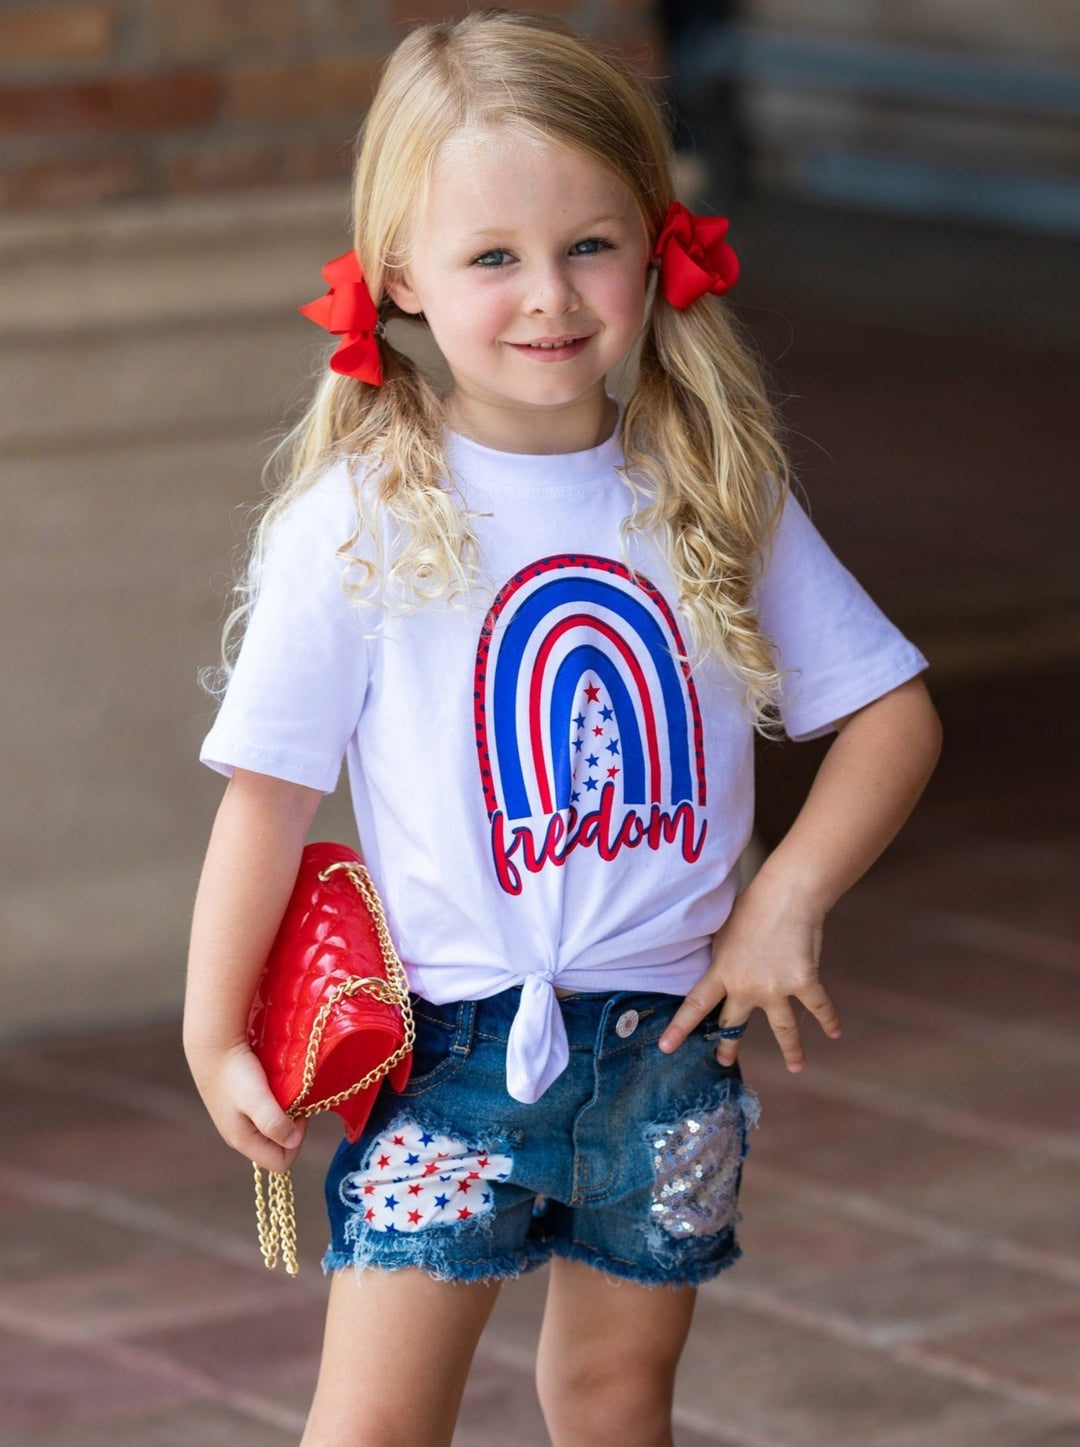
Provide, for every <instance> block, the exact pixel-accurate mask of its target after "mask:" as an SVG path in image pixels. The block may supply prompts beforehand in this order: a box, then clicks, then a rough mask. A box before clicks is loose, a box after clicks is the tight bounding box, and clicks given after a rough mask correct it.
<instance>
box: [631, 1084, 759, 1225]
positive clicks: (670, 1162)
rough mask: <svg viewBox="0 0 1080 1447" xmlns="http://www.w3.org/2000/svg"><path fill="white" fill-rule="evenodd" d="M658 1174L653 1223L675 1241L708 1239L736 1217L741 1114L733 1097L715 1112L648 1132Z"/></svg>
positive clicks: (740, 1155)
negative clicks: (682, 1238)
mask: <svg viewBox="0 0 1080 1447" xmlns="http://www.w3.org/2000/svg"><path fill="white" fill-rule="evenodd" d="M649 1149H650V1151H651V1152H652V1159H653V1166H654V1167H655V1169H656V1185H655V1187H654V1188H653V1203H652V1206H651V1207H650V1211H651V1214H652V1219H653V1220H654V1221H655V1222H656V1223H657V1224H658V1225H659V1226H662V1227H663V1228H664V1230H665V1231H667V1232H668V1233H669V1234H670V1235H672V1236H710V1235H713V1234H715V1233H716V1232H717V1231H722V1230H723V1229H724V1227H725V1226H728V1225H730V1224H731V1222H732V1220H733V1219H734V1216H735V1183H736V1179H737V1177H738V1173H739V1165H740V1163H741V1161H742V1157H743V1109H742V1105H741V1102H740V1101H739V1100H737V1099H736V1098H735V1097H734V1095H729V1096H728V1098H727V1099H726V1100H725V1101H724V1102H723V1104H722V1105H721V1106H719V1107H718V1108H717V1109H716V1110H712V1111H698V1112H696V1113H695V1114H694V1115H688V1116H684V1118H683V1119H682V1120H680V1121H676V1122H675V1124H674V1125H657V1126H653V1127H652V1128H651V1129H650V1131H649Z"/></svg>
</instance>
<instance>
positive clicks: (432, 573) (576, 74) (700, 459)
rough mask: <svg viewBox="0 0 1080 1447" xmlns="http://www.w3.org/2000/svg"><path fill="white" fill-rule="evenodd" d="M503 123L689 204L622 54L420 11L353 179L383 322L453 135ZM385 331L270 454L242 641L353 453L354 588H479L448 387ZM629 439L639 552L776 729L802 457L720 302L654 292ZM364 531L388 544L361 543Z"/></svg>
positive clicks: (548, 25) (645, 204) (241, 606)
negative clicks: (770, 606) (375, 381)
mask: <svg viewBox="0 0 1080 1447" xmlns="http://www.w3.org/2000/svg"><path fill="white" fill-rule="evenodd" d="M495 128H509V129H510V130H511V131H513V132H514V133H515V134H517V135H520V136H524V137H535V138H539V139H541V140H543V141H545V142H547V143H549V144H557V145H560V146H565V147H568V148H570V149H572V150H574V151H577V152H579V153H584V154H585V155H586V156H588V157H590V158H592V159H594V160H596V161H597V162H599V163H600V164H601V165H603V166H604V167H606V168H607V169H608V170H609V171H610V172H611V173H613V174H614V175H615V176H616V177H618V178H619V180H621V181H622V182H623V183H624V184H625V185H626V186H627V188H628V189H629V191H630V192H631V194H632V195H633V196H634V197H635V198H636V200H637V203H638V206H639V208H640V210H641V213H642V216H643V218H644V220H645V222H646V225H647V226H648V228H649V234H650V235H651V236H655V235H656V234H657V233H658V231H659V228H660V225H661V223H662V220H663V217H664V215H665V213H666V212H667V209H668V206H669V204H670V203H671V201H673V200H674V199H675V195H674V188H673V183H672V175H671V164H670V151H669V145H668V139H667V134H666V130H665V126H664V122H663V120H662V117H661V114H660V111H659V109H658V107H657V105H656V102H655V101H654V100H653V99H652V98H651V97H650V95H649V94H648V92H647V91H646V89H645V87H644V86H643V84H642V83H641V82H640V81H639V80H638V79H637V78H636V77H635V76H634V75H633V74H632V73H631V72H630V71H629V70H628V69H627V68H626V67H625V66H624V65H623V64H622V63H621V61H619V60H618V59H616V58H615V57H613V56H612V55H610V54H608V53H607V52H606V51H604V50H603V49H602V48H601V47H600V46H599V45H598V44H596V42H594V41H592V40H591V39H589V38H587V37H585V36H582V35H580V34H577V33H576V32H574V31H572V30H571V29H569V28H568V27H567V26H565V25H563V24H562V23H561V22H559V21H556V20H553V19H549V18H547V17H539V16H534V15H527V14H523V13H522V12H520V11H518V12H512V11H506V10H484V11H474V12H472V13H471V14H469V15H468V16H466V18H464V19H463V20H460V21H457V22H454V23H451V22H446V23H438V24H426V25H420V26H418V27H417V28H416V29H414V30H413V31H412V32H411V33H410V34H409V35H408V36H407V37H406V38H405V40H403V41H402V43H401V44H400V45H399V46H398V47H397V49H396V50H395V51H394V52H393V54H392V55H391V56H390V57H389V58H388V60H387V61H386V63H385V66H384V69H383V73H382V76H381V79H380V83H379V86H378V90H377V93H376V95H375V98H374V101H373V103H372V105H371V109H370V111H369V112H368V115H367V117H366V119H365V121H364V123H363V126H362V129H361V133H360V138H359V149H358V154H357V159H356V167H355V174H354V183H353V215H354V224H355V234H354V246H355V249H356V253H357V255H358V257H359V260H360V264H361V266H362V268H363V271H364V275H365V277H366V279H367V282H368V286H369V289H370V291H371V294H372V296H373V297H374V298H375V300H376V303H377V305H378V308H379V313H380V317H381V318H383V319H384V320H389V319H392V318H394V317H400V316H402V313H401V312H400V311H399V310H398V309H397V307H396V306H395V305H394V303H393V301H392V300H391V299H390V298H389V296H388V294H387V290H386V288H387V282H388V281H390V282H393V281H394V279H395V277H396V276H398V275H400V274H401V272H402V270H403V268H404V267H405V266H406V265H407V263H408V260H409V248H410V243H411V236H412V230H413V223H414V219H415V218H416V217H417V216H418V215H420V214H422V211H423V208H424V207H425V205H426V200H427V196H428V194H429V188H430V186H431V181H432V175H433V170H434V167H435V164H436V160H437V157H438V155H439V152H440V149H441V147H442V146H443V144H444V143H445V142H446V141H448V140H449V139H450V138H451V137H453V136H454V135H455V134H457V133H458V132H460V131H462V130H464V129H469V130H474V129H484V130H491V129H495ZM380 345H381V352H382V358H383V372H384V379H385V380H384V384H383V386H381V387H372V386H369V385H368V384H367V383H364V382H361V381H358V380H356V379H355V378H351V377H343V376H340V375H338V374H337V373H335V372H331V371H329V369H327V371H326V374H325V376H324V377H323V378H322V380H321V381H320V383H319V384H318V387H317V390H316V393H315V396H314V399H313V401H312V403H311V405H310V407H309V409H308V411H307V413H306V414H305V416H304V417H303V418H302V419H301V421H300V422H299V423H298V424H297V426H296V427H294V428H293V429H292V431H291V432H290V433H289V434H288V435H287V436H286V437H285V438H284V440H283V441H282V442H281V443H280V445H279V446H278V447H277V448H276V449H275V452H274V454H273V455H272V456H271V458H270V461H269V463H268V465H267V466H268V469H269V470H271V471H272V470H273V469H275V468H280V470H281V472H282V477H283V480H282V483H281V485H280V486H279V487H278V489H277V491H276V494H275V495H274V497H273V498H272V500H271V502H270V504H269V506H268V507H267V508H266V510H265V513H264V515H263V518H262V520H261V522H260V524H259V527H258V529H257V532H256V536H255V542H254V548H253V554H252V563H251V568H250V570H249V575H248V580H247V583H246V584H245V585H242V586H241V588H240V589H239V601H238V606H237V607H236V608H235V610H234V612H233V614H232V616H231V618H230V620H229V622H228V624H227V625H226V642H225V648H226V654H228V651H229V647H230V643H231V642H232V641H234V640H235V637H236V635H237V634H238V632H239V631H240V629H241V627H242V624H243V622H244V620H245V618H246V615H247V612H248V609H249V607H250V604H251V600H252V596H253V593H254V591H255V590H256V588H257V582H258V572H259V564H260V560H261V557H262V551H263V547H264V545H265V541H266V538H267V536H268V530H269V529H270V528H271V527H272V526H273V523H274V521H275V520H276V519H277V517H278V516H279V515H280V514H281V513H282V511H283V510H284V509H285V508H287V507H288V506H289V504H290V503H291V502H292V501H293V500H294V499H295V498H296V497H298V496H299V495H300V494H301V493H303V492H304V491H306V490H307V489H308V488H309V487H311V486H312V485H313V483H314V482H315V481H316V480H317V478H318V477H319V476H320V475H321V474H322V473H323V472H324V471H325V469H326V468H327V467H328V466H329V465H330V464H331V463H333V462H335V461H338V460H341V459H360V460H361V461H362V463H363V464H364V466H365V469H366V472H367V478H366V480H365V483H364V484H363V485H362V486H360V487H355V489H354V490H355V492H356V502H357V526H356V531H355V533H354V534H353V536H352V538H350V539H349V541H348V542H347V543H346V544H345V545H344V547H343V548H341V549H340V550H339V557H340V558H341V560H342V562H343V563H346V562H347V563H348V564H350V565H351V566H350V568H349V577H350V582H349V584H348V590H349V591H350V593H352V594H353V595H354V596H355V597H357V598H360V597H364V598H366V599H368V600H369V601H375V602H376V603H379V604H380V605H381V606H382V607H383V608H389V607H391V606H396V607H398V608H404V609H410V608H414V607H419V606H422V605H423V604H424V603H425V602H427V601H429V600H431V599H436V598H441V599H444V600H445V601H447V602H448V603H451V604H454V603H455V602H458V601H460V600H462V599H463V598H466V597H467V596H468V595H469V593H470V590H471V589H472V586H473V584H474V582H475V580H476V576H477V565H478V562H479V552H478V548H477V545H476V540H475V537H474V535H473V532H472V529H471V527H470V519H469V514H468V513H467V511H466V510H465V509H464V508H463V507H462V505H461V503H460V500H459V499H458V498H457V496H456V495H455V492H454V491H453V489H452V487H448V486H447V480H448V469H447V464H446V459H445V456H444V447H443V435H442V429H443V426H444V415H443V403H442V400H441V399H440V397H439V396H438V394H437V393H436V391H435V389H434V387H433V386H432V385H431V383H430V382H429V381H428V380H427V378H426V377H425V376H424V374H423V372H422V371H421V370H420V368H419V367H418V366H417V365H416V364H415V363H414V361H413V360H412V359H411V358H410V357H409V356H407V355H405V353H403V352H401V351H399V350H398V349H397V348H396V347H395V346H393V345H392V344H391V343H390V342H389V341H388V340H387V339H386V338H385V337H384V338H383V340H382V342H381V344H380ZM621 442H622V445H623V449H624V454H625V469H624V476H625V478H626V481H627V483H628V485H629V486H630V487H631V490H632V492H633V494H634V498H635V505H634V508H633V510H632V512H631V515H630V516H629V517H628V518H627V519H626V521H625V523H624V525H623V542H624V547H625V543H626V541H627V540H628V538H629V535H630V534H632V533H633V532H635V531H636V532H640V533H642V534H649V535H651V536H652V537H653V538H654V539H655V540H656V542H657V544H658V545H659V546H660V547H661V548H662V550H663V552H664V554H665V555H666V557H667V559H668V561H669V563H670V566H671V570H672V573H673V575H674V578H675V582H676V584H677V587H678V590H679V604H680V607H681V609H682V611H683V613H684V615H685V618H686V620H687V622H688V624H689V632H690V637H691V639H692V642H693V645H694V649H693V651H694V652H695V653H697V654H698V655H699V656H705V655H708V654H713V655H716V656H719V657H720V658H721V659H722V660H723V661H724V662H725V663H726V665H727V666H728V667H729V668H730V670H731V671H732V673H733V674H734V675H735V676H736V679H737V680H739V681H740V682H741V684H742V689H743V695H744V699H745V703H746V706H747V709H748V712H749V714H750V716H751V717H752V718H753V721H754V723H755V725H756V726H757V727H759V728H768V727H769V726H770V719H771V716H772V711H773V705H774V702H775V697H776V693H777V689H778V685H779V680H780V676H781V675H780V672H779V671H778V669H777V666H776V662H775V658H774V651H773V647H772V644H771V642H770V640H769V639H767V638H766V637H765V636H764V635H763V634H762V632H761V629H760V627H759V625H758V620H757V617H756V615H755V612H754V604H753V588H754V584H755V581H756V580H757V578H758V577H759V576H760V570H761V568H762V566H763V562H764V556H765V551H766V549H767V547H768V544H769V540H770V538H771V536H772V533H773V531H774V529H775V526H776V522H777V519H778V517H779V512H780V509H781V507H782V505H783V497H784V493H785V490H786V488H787V465H786V461H785V457H784V453H783V450H782V447H781V443H780V440H779V429H778V424H777V421H776V419H775V417H774V414H773V411H772V408H771V406H770V403H769V400H768V397H767V393H766V390H765V386H764V384H763V381H762V377H761V374H760V371H759V368H758V366H757V364H756V363H755V361H754V360H753V359H752V356H751V355H750V352H749V350H748V348H747V347H746V346H745V344H744V343H743V342H741V341H740V340H739V338H738V337H737V335H736V331H735V328H734V326H733V323H732V320H731V318H730V317H729V316H728V314H727V312H726V310H725V307H724V305H723V304H722V303H721V302H720V301H719V299H718V298H716V297H714V296H710V295H706V296H704V297H702V298H701V299H700V300H698V301H695V302H694V303H692V304H691V305H690V306H689V307H687V308H686V309H685V310H682V311H678V310H676V309H675V308H674V307H672V306H671V305H670V304H669V303H668V302H666V301H665V300H664V299H663V298H662V296H661V295H659V293H657V294H656V295H655V298H654V300H653V303H652V305H651V306H650V308H649V312H648V316H647V320H646V323H645V327H644V332H643V336H642V338H641V344H640V361H639V364H638V377H637V385H636V389H635V390H634V392H633V395H632V396H631V397H630V399H629V402H628V403H627V405H626V408H625V411H624V413H623V417H622V421H621ZM635 473H636V474H637V477H635ZM642 480H643V481H644V483H645V484H646V486H645V487H643V486H642ZM387 534H390V535H392V536H393V537H394V540H395V543H394V546H393V547H392V548H387V547H386V546H385V542H384V538H385V536H386V535H387ZM362 536H363V537H365V538H366V539H367V540H368V541H367V551H368V552H369V553H370V554H371V556H367V557H365V556H361V555H360V553H359V552H358V551H357V549H358V545H359V543H360V539H361V537H362ZM496 581H498V580H496Z"/></svg>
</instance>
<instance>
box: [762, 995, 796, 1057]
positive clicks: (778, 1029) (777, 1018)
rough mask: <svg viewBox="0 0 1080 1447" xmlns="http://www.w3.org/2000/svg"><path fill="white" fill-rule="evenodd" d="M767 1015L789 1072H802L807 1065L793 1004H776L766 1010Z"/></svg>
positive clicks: (784, 1002)
mask: <svg viewBox="0 0 1080 1447" xmlns="http://www.w3.org/2000/svg"><path fill="white" fill-rule="evenodd" d="M765 1013H766V1015H767V1016H768V1019H769V1024H770V1026H771V1027H772V1032H773V1034H774V1035H775V1036H776V1043H777V1044H778V1045H779V1046H780V1053H781V1054H782V1055H783V1057H784V1064H785V1065H786V1066H787V1068H788V1069H789V1070H792V1071H795V1070H801V1069H802V1068H803V1066H804V1065H805V1064H806V1056H805V1055H804V1054H803V1048H802V1039H801V1038H800V1036H799V1027H798V1025H797V1024H796V1022H795V1011H794V1010H793V1009H792V1008H791V1003H790V1001H788V1000H784V1001H783V1002H782V1003H778V1004H774V1005H773V1006H772V1007H771V1008H768V1009H766V1011H765Z"/></svg>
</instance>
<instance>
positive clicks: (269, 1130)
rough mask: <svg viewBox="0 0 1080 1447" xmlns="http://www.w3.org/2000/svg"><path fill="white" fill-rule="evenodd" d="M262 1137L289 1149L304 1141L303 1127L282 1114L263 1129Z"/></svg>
mask: <svg viewBox="0 0 1080 1447" xmlns="http://www.w3.org/2000/svg"><path fill="white" fill-rule="evenodd" d="M263 1135H264V1136H267V1137H268V1138H269V1139H270V1140H272V1141H273V1142H274V1143H275V1144H276V1145H279V1146H285V1147H286V1149H291V1148H292V1147H293V1146H298V1145H299V1144H300V1142H301V1141H302V1140H303V1139H304V1127H303V1126H302V1125H301V1124H300V1122H299V1121H296V1120H292V1119H291V1118H290V1117H289V1116H287V1115H286V1114H285V1113H284V1112H282V1113H281V1114H280V1115H279V1116H278V1117H277V1118H276V1119H275V1120H274V1121H273V1122H272V1123H270V1124H267V1125H266V1126H264V1127H263Z"/></svg>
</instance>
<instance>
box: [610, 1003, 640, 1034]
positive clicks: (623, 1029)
mask: <svg viewBox="0 0 1080 1447" xmlns="http://www.w3.org/2000/svg"><path fill="white" fill-rule="evenodd" d="M640 1018H641V1017H640V1015H639V1014H638V1012H637V1011H636V1010H624V1011H623V1013H622V1014H621V1015H620V1016H619V1018H618V1020H616V1022H615V1034H616V1035H618V1037H619V1039H620V1040H627V1039H629V1037H630V1036H631V1035H633V1033H634V1031H635V1030H636V1029H637V1027H638V1020H639V1019H640Z"/></svg>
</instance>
